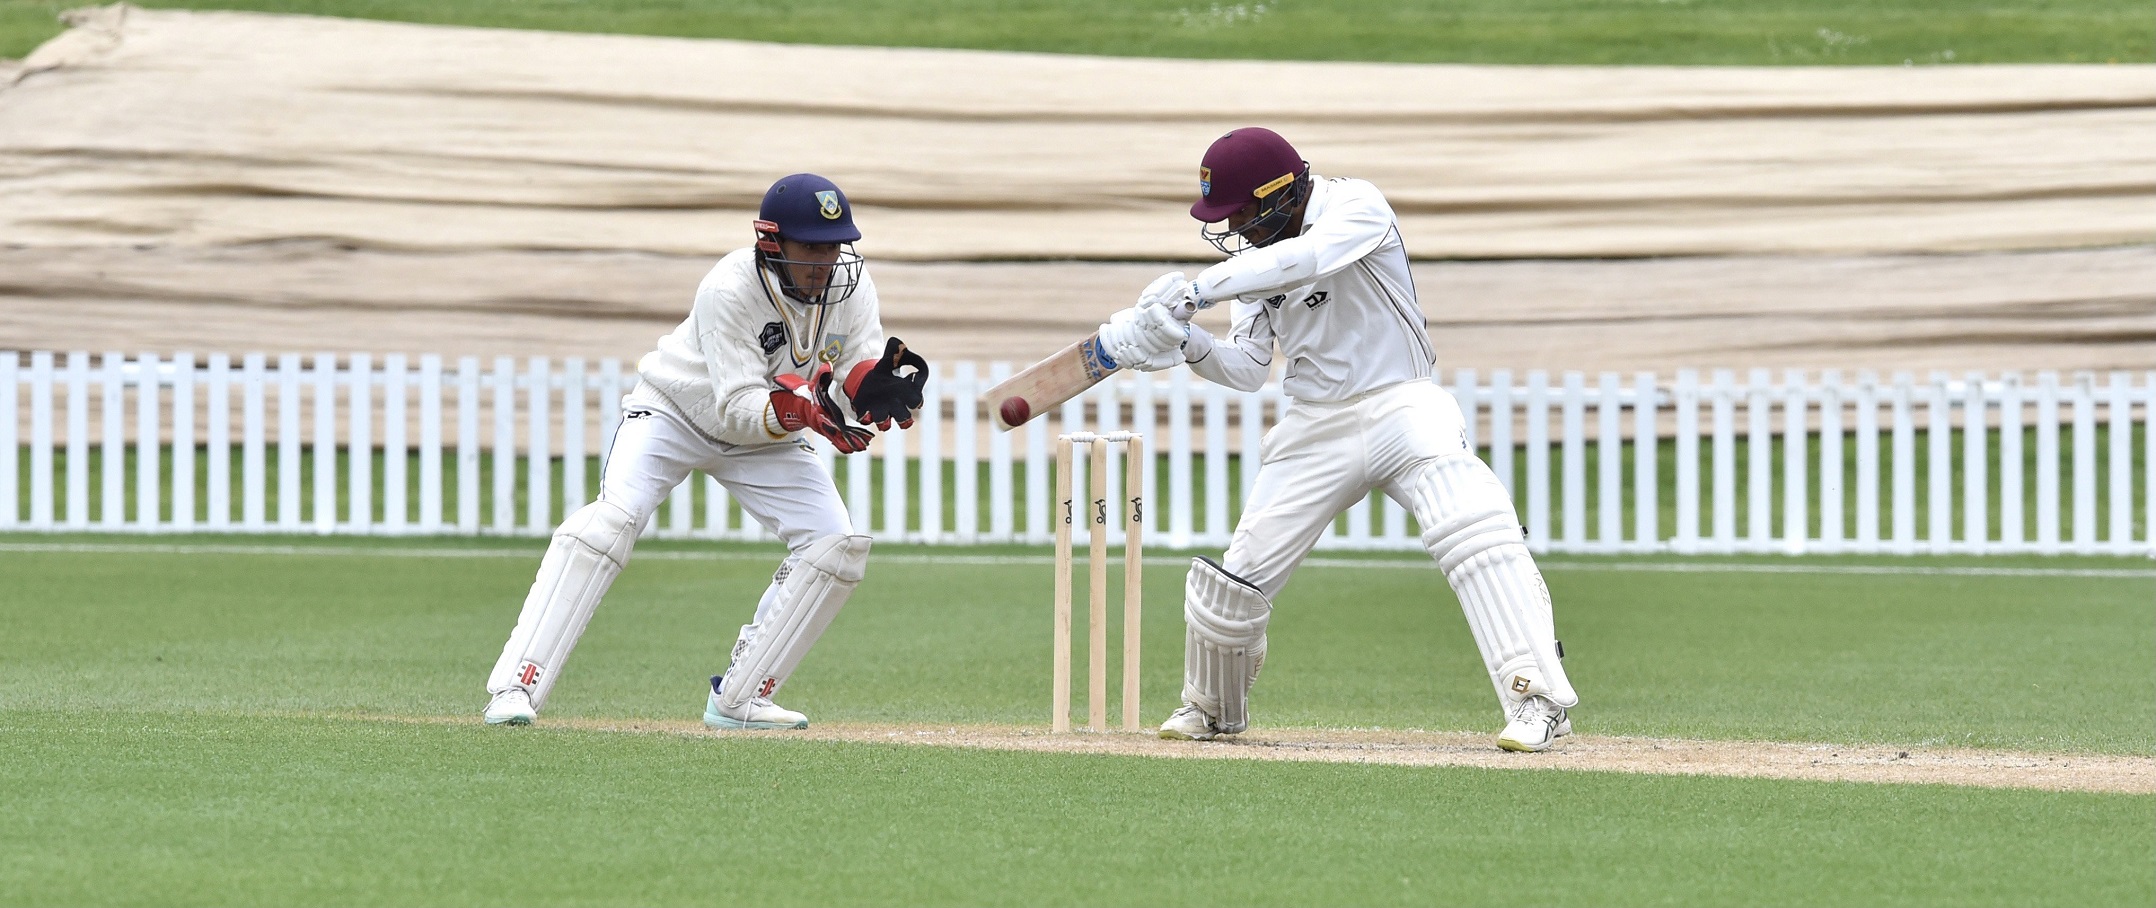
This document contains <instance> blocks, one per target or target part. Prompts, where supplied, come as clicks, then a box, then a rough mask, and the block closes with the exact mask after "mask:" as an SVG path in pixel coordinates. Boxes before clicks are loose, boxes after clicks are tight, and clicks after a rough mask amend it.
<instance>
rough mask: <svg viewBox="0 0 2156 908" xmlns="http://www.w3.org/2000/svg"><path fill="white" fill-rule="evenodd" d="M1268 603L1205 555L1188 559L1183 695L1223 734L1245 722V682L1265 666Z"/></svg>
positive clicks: (1270, 612)
mask: <svg viewBox="0 0 2156 908" xmlns="http://www.w3.org/2000/svg"><path fill="white" fill-rule="evenodd" d="M1272 617H1273V604H1272V603H1271V602H1270V601H1267V600H1266V598H1265V594H1264V593H1262V592H1260V591H1259V590H1258V588H1257V587H1256V586H1255V585H1253V584H1251V583H1250V582H1249V581H1246V580H1244V579H1242V578H1241V577H1237V576H1235V575H1234V574H1230V573H1228V572H1227V570H1226V569H1225V568H1222V567H1221V566H1220V565H1218V564H1215V563H1213V561H1212V560H1210V559H1206V558H1194V559H1191V562H1190V575H1189V577H1188V579H1186V580H1185V581H1184V584H1183V627H1184V632H1183V641H1184V643H1183V699H1184V700H1185V701H1187V702H1189V703H1190V704H1192V705H1194V706H1196V707H1198V708H1199V709H1202V710H1205V712H1206V714H1207V715H1209V716H1212V717H1213V719H1214V721H1215V722H1217V723H1218V724H1219V726H1220V731H1221V733H1222V734H1230V735H1232V734H1238V733H1240V732H1241V731H1242V730H1243V729H1245V728H1248V727H1250V687H1251V685H1252V684H1254V683H1256V682H1257V680H1258V671H1259V670H1260V669H1262V668H1264V667H1265V624H1266V622H1268V621H1271V620H1272Z"/></svg>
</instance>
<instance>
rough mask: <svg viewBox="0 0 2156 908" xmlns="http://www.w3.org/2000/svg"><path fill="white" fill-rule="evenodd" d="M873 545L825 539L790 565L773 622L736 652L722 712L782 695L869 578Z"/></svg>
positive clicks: (864, 540)
mask: <svg viewBox="0 0 2156 908" xmlns="http://www.w3.org/2000/svg"><path fill="white" fill-rule="evenodd" d="M869 542H870V540H869V537H867V536H837V535H833V536H825V537H823V538H822V539H818V540H816V541H815V542H812V543H809V544H808V545H807V546H806V547H804V548H803V549H802V550H801V551H800V552H799V553H797V554H796V555H795V558H794V559H793V560H790V561H789V562H788V566H787V567H786V569H785V571H786V576H785V577H783V578H780V579H779V581H778V583H779V597H778V599H777V601H775V602H774V603H773V604H772V607H771V613H770V616H769V618H768V620H766V621H764V622H762V623H763V626H762V627H759V628H758V629H757V630H756V632H755V633H753V634H749V633H744V634H743V635H742V636H743V638H744V640H746V641H747V645H746V646H741V647H737V648H736V652H735V654H734V661H733V664H732V665H730V666H728V667H727V669H726V679H725V681H724V683H722V684H721V685H720V691H719V706H720V707H722V708H724V709H727V710H739V709H741V708H742V707H743V706H746V705H747V704H748V702H749V701H750V700H751V699H754V698H756V697H770V696H772V695H773V694H776V693H777V692H778V689H779V687H780V686H781V685H784V684H785V683H786V678H787V676H788V675H791V674H793V670H794V667H795V666H797V665H800V664H801V657H803V656H805V655H808V651H809V647H811V646H814V645H816V638H818V637H821V636H823V632H824V628H827V627H830V626H831V619H832V618H835V617H837V616H838V612H839V609H841V608H844V607H845V606H846V599H847V597H849V596H852V595H853V589H854V587H855V586H857V585H859V584H860V582H861V578H862V577H863V576H864V575H866V573H867V570H868V547H869Z"/></svg>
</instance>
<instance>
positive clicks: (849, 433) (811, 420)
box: [771, 363, 876, 454]
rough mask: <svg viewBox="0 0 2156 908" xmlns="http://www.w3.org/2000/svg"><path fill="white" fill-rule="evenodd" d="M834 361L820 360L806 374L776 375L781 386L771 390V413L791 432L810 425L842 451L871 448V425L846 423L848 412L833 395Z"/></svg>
mask: <svg viewBox="0 0 2156 908" xmlns="http://www.w3.org/2000/svg"><path fill="white" fill-rule="evenodd" d="M831 378H832V375H831V364H830V363H817V364H816V371H815V372H814V373H811V374H810V376H809V377H807V378H802V377H801V376H799V375H795V374H793V373H791V372H784V373H780V374H779V375H776V376H773V377H772V379H771V381H772V382H773V383H775V384H777V385H778V386H779V389H778V390H776V391H773V392H771V415H772V416H773V417H774V418H775V419H776V421H777V422H778V424H779V428H780V429H783V430H785V431H788V432H797V431H800V430H802V429H808V430H811V431H813V432H815V433H816V434H818V435H821V436H823V437H824V438H826V439H829V440H830V442H831V446H832V447H835V448H837V449H838V450H839V453H841V454H853V453H857V452H860V451H866V450H868V442H869V439H872V438H874V437H876V436H875V435H874V433H871V432H869V431H868V430H867V429H862V428H857V427H854V426H849V425H846V415H845V412H844V411H842V410H840V409H839V408H838V401H837V400H835V399H833V398H832V397H831Z"/></svg>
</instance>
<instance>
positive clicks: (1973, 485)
mask: <svg viewBox="0 0 2156 908" xmlns="http://www.w3.org/2000/svg"><path fill="white" fill-rule="evenodd" d="M1963 382H1964V383H1965V384H1966V387H1964V388H1963V389H1962V395H1961V399H1962V406H1961V480H1962V486H1961V518H1962V522H1961V538H1962V544H1963V545H1965V546H1967V550H1968V551H1970V552H1973V553H1978V554H1981V553H1982V552H1983V551H1984V550H1985V549H1986V548H1987V547H1988V545H1989V542H1990V539H1991V512H1990V509H1989V508H1986V507H1985V504H1986V503H1987V502H1988V501H1990V500H1991V495H1990V491H1989V490H1990V488H1991V476H1990V460H1991V433H1990V431H1989V426H1990V423H1991V418H1990V414H1989V412H1988V410H1987V409H1986V402H1985V399H1984V375H1983V373H1981V372H1971V373H1969V374H1968V375H1967V376H1966V377H1965V378H1964V379H1963Z"/></svg>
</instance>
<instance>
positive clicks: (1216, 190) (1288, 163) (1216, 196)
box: [1190, 126, 1310, 255]
mask: <svg viewBox="0 0 2156 908" xmlns="http://www.w3.org/2000/svg"><path fill="white" fill-rule="evenodd" d="M1309 196H1310V165H1309V164H1308V163H1307V162H1305V161H1304V160H1303V158H1302V155H1299V154H1296V153H1295V146H1293V145H1289V144H1288V140H1286V139H1283V138H1281V137H1280V134H1279V133H1276V132H1274V131H1272V130H1270V129H1266V128H1265V127H1262V126H1246V127H1243V128H1241V129H1237V130H1235V131H1233V132H1230V133H1228V134H1227V135H1224V136H1221V137H1220V138H1219V139H1216V140H1214V141H1213V145H1212V147H1211V148H1207V149H1206V150H1205V159H1204V160H1203V161H1202V162H1200V164H1199V166H1198V201H1197V202H1195V203H1193V204H1192V205H1191V206H1190V216H1191V217H1193V218H1196V219H1198V221H1199V222H1200V224H1201V226H1200V227H1199V228H1198V231H1199V233H1200V234H1201V235H1203V236H1204V237H1205V239H1206V242H1209V243H1212V244H1213V246H1214V247H1216V248H1218V249H1219V250H1220V251H1222V252H1225V253H1228V254H1230V255H1233V254H1235V253H1237V252H1241V251H1242V250H1243V249H1246V248H1249V246H1266V245H1271V244H1272V243H1273V242H1274V241H1276V240H1279V239H1282V238H1284V237H1285V235H1286V233H1287V228H1288V220H1289V219H1290V218H1292V217H1293V216H1294V214H1295V209H1296V206H1297V205H1298V204H1300V203H1301V202H1302V200H1304V199H1306V198H1309ZM1253 200H1255V201H1256V202H1257V203H1258V211H1257V215H1256V216H1255V217H1253V218H1251V220H1250V222H1249V223H1248V224H1245V225H1243V229H1242V230H1241V231H1235V230H1229V229H1226V228H1225V227H1223V228H1222V229H1220V230H1212V229H1210V228H1209V227H1207V226H1204V225H1211V224H1216V223H1220V222H1223V221H1226V220H1227V219H1228V216H1230V215H1232V214H1234V213H1236V212H1237V211H1240V210H1242V207H1243V206H1244V205H1247V204H1250V202H1251V201H1253ZM1246 235H1254V236H1257V237H1260V239H1257V240H1254V241H1253V240H1247V239H1245V237H1246Z"/></svg>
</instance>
